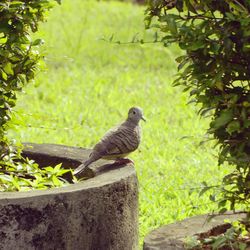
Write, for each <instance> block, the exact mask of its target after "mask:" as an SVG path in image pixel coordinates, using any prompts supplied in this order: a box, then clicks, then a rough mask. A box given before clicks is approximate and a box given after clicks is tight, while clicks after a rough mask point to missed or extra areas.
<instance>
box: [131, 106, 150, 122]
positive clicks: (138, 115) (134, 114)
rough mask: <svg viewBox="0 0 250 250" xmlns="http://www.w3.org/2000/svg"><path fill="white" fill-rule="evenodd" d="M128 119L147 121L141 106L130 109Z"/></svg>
mask: <svg viewBox="0 0 250 250" xmlns="http://www.w3.org/2000/svg"><path fill="white" fill-rule="evenodd" d="M128 120H130V121H132V122H134V123H139V121H140V120H143V121H146V119H145V117H144V116H143V111H142V109H141V108H139V107H132V108H130V109H129V111H128Z"/></svg>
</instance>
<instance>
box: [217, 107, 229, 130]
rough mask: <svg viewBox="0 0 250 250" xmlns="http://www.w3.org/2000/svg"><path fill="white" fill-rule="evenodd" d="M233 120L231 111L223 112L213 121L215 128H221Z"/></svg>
mask: <svg viewBox="0 0 250 250" xmlns="http://www.w3.org/2000/svg"><path fill="white" fill-rule="evenodd" d="M232 119H233V111H232V110H231V109H227V110H224V111H221V113H220V114H219V116H218V117H217V118H216V119H215V120H214V121H213V127H214V128H220V127H222V126H224V125H226V124H227V123H229V122H230V121H231V120H232Z"/></svg>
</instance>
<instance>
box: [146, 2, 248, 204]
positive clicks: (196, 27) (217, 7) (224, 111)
mask: <svg viewBox="0 0 250 250" xmlns="http://www.w3.org/2000/svg"><path fill="white" fill-rule="evenodd" d="M173 8H174V9H173ZM249 14H250V2H249V1H248V0H237V1H236V0H233V1H228V0H222V1H214V0H204V1H199V0H176V1H173V0H167V1H166V0H160V1H153V0H152V1H149V7H148V9H147V17H146V21H147V25H148V27H156V28H157V29H158V30H160V32H161V34H163V38H162V40H161V42H162V43H164V44H165V45H167V44H169V43H177V44H178V45H179V47H180V48H181V49H182V50H184V51H185V52H186V53H185V55H183V56H181V57H178V58H177V59H176V61H177V62H178V64H179V66H178V69H179V75H178V77H177V79H176V80H175V82H174V85H182V86H184V87H185V88H184V91H189V93H190V96H191V97H192V98H193V101H195V102H196V103H197V104H199V105H201V109H200V111H199V113H200V114H201V115H202V116H207V115H209V116H211V118H212V121H211V123H210V126H209V129H208V133H209V134H210V135H212V137H213V138H214V139H216V140H217V142H218V145H219V148H220V151H219V155H218V159H219V164H223V163H224V162H228V163H229V164H231V165H233V166H235V170H234V171H233V172H232V173H231V174H229V175H227V176H225V177H224V179H223V185H222V193H223V196H224V197H223V198H222V199H223V200H227V201H229V202H230V204H231V209H234V208H235V205H236V204H241V205H243V206H244V205H245V207H247V208H248V209H249V199H250V157H249V155H250V15H249ZM154 17H156V18H157V20H156V21H155V18H154ZM216 201H218V199H217V200H216Z"/></svg>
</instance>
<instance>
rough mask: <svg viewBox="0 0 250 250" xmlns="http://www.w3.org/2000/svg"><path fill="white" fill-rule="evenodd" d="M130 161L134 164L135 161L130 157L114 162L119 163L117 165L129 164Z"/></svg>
mask: <svg viewBox="0 0 250 250" xmlns="http://www.w3.org/2000/svg"><path fill="white" fill-rule="evenodd" d="M129 163H132V164H133V165H134V162H133V161H132V160H130V159H128V158H122V159H117V160H116V161H115V162H114V164H115V165H117V166H120V165H125V164H129Z"/></svg>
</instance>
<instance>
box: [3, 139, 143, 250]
mask: <svg viewBox="0 0 250 250" xmlns="http://www.w3.org/2000/svg"><path fill="white" fill-rule="evenodd" d="M26 146H27V145H26ZM30 146H31V147H30ZM30 146H28V147H26V149H25V150H24V155H25V156H29V157H30V158H32V159H34V160H36V161H37V162H38V163H39V164H41V165H42V166H44V165H47V166H48V165H55V164H57V163H60V162H62V163H63V166H65V167H72V168H75V167H77V166H78V165H79V164H80V162H81V161H82V160H83V159H84V158H86V157H87V155H88V153H89V151H88V150H86V149H81V148H74V147H66V146H61V145H51V144H41V145H38V144H31V145H30ZM104 163H105V162H104V161H99V162H97V163H95V164H93V166H92V168H93V169H92V170H93V173H94V175H95V176H94V177H93V178H90V179H87V180H85V181H82V182H81V183H78V184H72V185H69V186H67V187H63V188H54V189H50V190H45V191H38V190H37V191H29V192H5V193H0V249H2V250H11V249H15V250H18V249H20V250H21V249H22V250H23V249H25V250H30V249H37V250H40V249H41V250H44V249H46V250H50V249H51V250H52V249H53V250H54V249H58V250H64V249H65V250H66V249H67V250H102V249H103V250H109V249H110V250H111V249H112V250H116V249H117V250H133V249H135V250H137V249H138V183H137V177H136V173H135V169H134V167H133V165H129V164H128V165H125V166H120V167H118V168H117V167H116V168H109V165H106V166H107V168H106V169H102V170H101V171H99V172H98V171H97V169H98V168H99V167H100V168H101V166H103V164H104Z"/></svg>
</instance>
